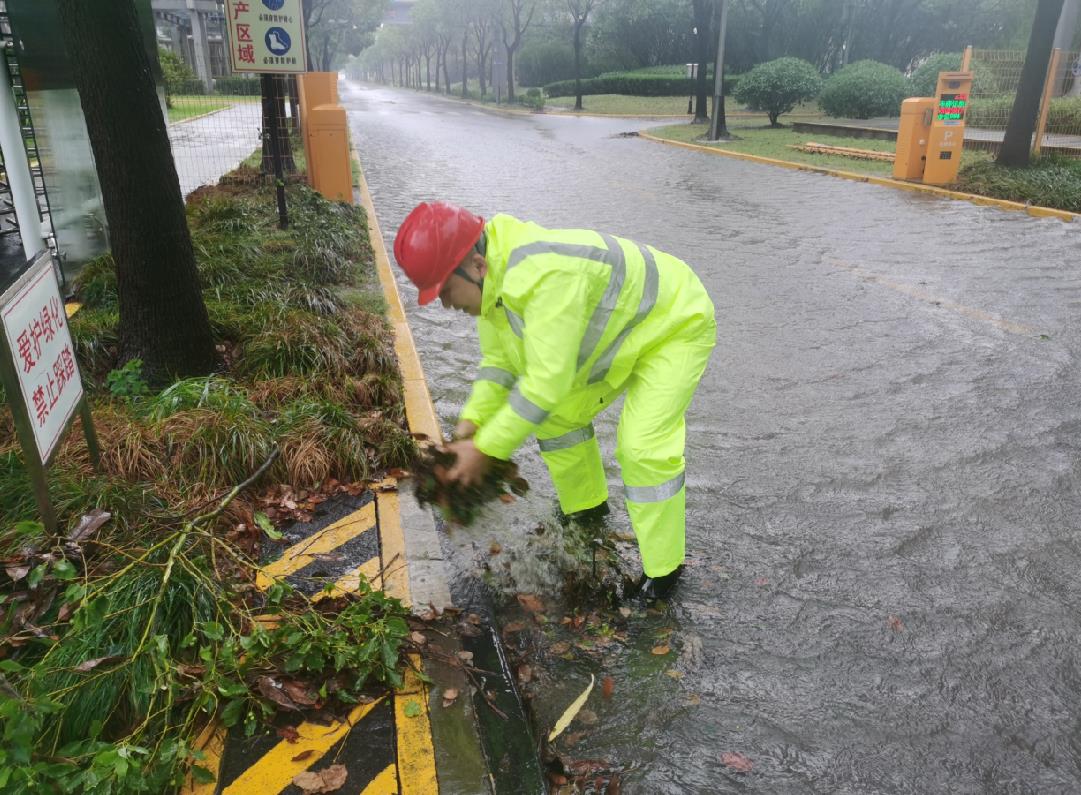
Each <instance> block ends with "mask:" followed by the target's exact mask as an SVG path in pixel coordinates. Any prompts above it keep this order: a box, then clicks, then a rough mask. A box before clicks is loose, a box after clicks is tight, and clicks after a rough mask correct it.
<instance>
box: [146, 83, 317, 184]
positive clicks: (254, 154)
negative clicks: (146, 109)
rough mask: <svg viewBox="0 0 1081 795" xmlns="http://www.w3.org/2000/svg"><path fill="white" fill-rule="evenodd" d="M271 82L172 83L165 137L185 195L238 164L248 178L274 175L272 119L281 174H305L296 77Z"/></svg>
mask: <svg viewBox="0 0 1081 795" xmlns="http://www.w3.org/2000/svg"><path fill="white" fill-rule="evenodd" d="M270 81H272V83H271V82H269V81H263V80H261V79H260V78H258V77H229V78H222V79H218V80H216V81H214V89H213V91H212V92H210V93H207V92H206V91H205V90H201V85H200V84H199V83H198V81H193V82H190V83H188V84H181V85H180V86H173V89H174V90H173V91H169V92H168V93H167V94H166V106H167V108H166V112H167V114H168V122H169V141H170V143H171V144H172V148H173V159H174V161H175V162H176V171H177V176H178V177H179V178H180V189H181V191H182V192H183V193H184V195H185V196H186V195H188V194H189V193H191V192H192V191H193V190H195V189H196V188H198V187H200V186H201V185H212V184H216V183H217V182H218V181H219V180H220V179H221V178H222V177H224V176H225V175H227V174H229V173H230V172H232V171H234V170H235V169H237V168H239V167H242V166H243V173H244V174H246V175H247V176H253V175H254V174H253V172H254V173H259V172H262V173H264V174H271V173H273V166H272V164H271V162H270V160H269V152H270V147H269V135H270V133H269V130H270V128H271V127H272V126H274V122H276V126H277V128H278V130H279V135H278V144H279V147H280V149H281V151H282V153H283V161H284V166H285V168H284V171H285V173H286V174H287V175H289V174H298V173H299V174H303V173H304V172H305V163H304V148H303V146H302V145H301V138H300V118H299V112H298V106H299V103H298V98H297V93H296V79H295V78H294V77H292V76H272V77H270ZM268 87H269V94H270V95H269V96H266V95H265V94H267V92H265V91H264V88H268ZM177 89H179V90H177ZM264 127H266V128H267V130H266V133H265V134H264ZM264 143H266V144H267V145H266V146H264ZM264 154H265V155H266V156H265V157H264Z"/></svg>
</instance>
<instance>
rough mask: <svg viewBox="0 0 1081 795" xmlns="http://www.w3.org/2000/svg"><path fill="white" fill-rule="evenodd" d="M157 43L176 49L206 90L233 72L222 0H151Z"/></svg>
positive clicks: (172, 49) (173, 50) (169, 48)
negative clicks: (230, 65) (220, 78)
mask: <svg viewBox="0 0 1081 795" xmlns="http://www.w3.org/2000/svg"><path fill="white" fill-rule="evenodd" d="M150 6H151V8H152V9H153V11H154V27H155V29H156V31H157V37H158V46H159V47H163V48H164V49H166V50H170V51H171V52H174V53H176V54H177V55H179V56H180V57H181V58H183V59H184V62H185V63H187V64H188V66H190V67H191V70H192V71H193V72H195V76H196V77H197V78H198V79H199V80H200V81H202V83H203V85H204V86H205V87H206V90H207V91H210V90H211V89H212V88H213V81H214V80H216V79H217V78H219V77H228V76H229V75H230V74H232V71H231V70H230V68H229V51H228V47H229V43H228V41H227V38H226V33H225V4H224V3H223V2H221V0H151V3H150Z"/></svg>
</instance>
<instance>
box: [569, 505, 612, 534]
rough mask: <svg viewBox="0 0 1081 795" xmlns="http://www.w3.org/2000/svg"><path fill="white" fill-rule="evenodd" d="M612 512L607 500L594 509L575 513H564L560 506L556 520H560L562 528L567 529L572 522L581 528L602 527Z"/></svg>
mask: <svg viewBox="0 0 1081 795" xmlns="http://www.w3.org/2000/svg"><path fill="white" fill-rule="evenodd" d="M610 512H611V511H610V510H609V508H608V500H605V501H604V502H602V503H601V504H600V505H594V506H593V507H592V508H586V509H585V510H584V511H575V512H574V513H563V510H562V509H561V508H560V507H559V506H558V505H557V506H556V518H557V519H558V520H559V524H560V526H561V527H567V526H569V525H570V523H571V522H574V523H575V524H576V525H578V526H579V527H590V528H595V527H600V526H601V525H603V524H604V518H605V517H606V516H608V514H609V513H610Z"/></svg>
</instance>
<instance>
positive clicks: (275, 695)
mask: <svg viewBox="0 0 1081 795" xmlns="http://www.w3.org/2000/svg"><path fill="white" fill-rule="evenodd" d="M255 684H256V687H258V688H259V692H260V693H262V694H263V697H264V698H267V699H269V700H271V701H273V702H274V703H275V704H277V705H278V706H279V707H282V708H283V709H291V710H299V709H300V708H299V707H298V706H297V705H296V704H295V703H294V702H293V699H291V698H289V696H288V695H286V693H285V691H284V690H283V689H282V686H281V684H280V683H279V682H277V681H275V680H274V679H272V678H271V677H269V676H260V677H259V678H258V679H257V680H256V681H255Z"/></svg>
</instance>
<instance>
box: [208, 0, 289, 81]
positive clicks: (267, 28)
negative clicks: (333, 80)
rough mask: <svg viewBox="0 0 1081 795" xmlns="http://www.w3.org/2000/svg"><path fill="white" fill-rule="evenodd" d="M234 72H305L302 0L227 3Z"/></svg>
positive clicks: (227, 22)
mask: <svg viewBox="0 0 1081 795" xmlns="http://www.w3.org/2000/svg"><path fill="white" fill-rule="evenodd" d="M225 17H226V20H225V21H226V27H227V28H228V29H229V60H230V63H231V64H232V67H233V71H234V72H271V73H280V72H285V73H289V72H305V71H307V68H306V63H305V57H306V56H305V53H307V47H306V46H305V43H304V10H303V8H302V7H301V0H225Z"/></svg>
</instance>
